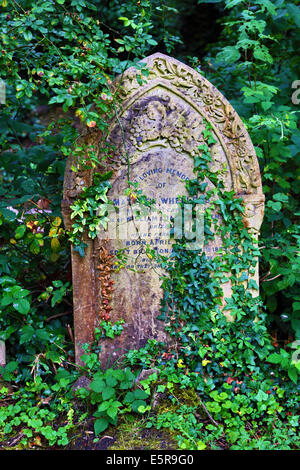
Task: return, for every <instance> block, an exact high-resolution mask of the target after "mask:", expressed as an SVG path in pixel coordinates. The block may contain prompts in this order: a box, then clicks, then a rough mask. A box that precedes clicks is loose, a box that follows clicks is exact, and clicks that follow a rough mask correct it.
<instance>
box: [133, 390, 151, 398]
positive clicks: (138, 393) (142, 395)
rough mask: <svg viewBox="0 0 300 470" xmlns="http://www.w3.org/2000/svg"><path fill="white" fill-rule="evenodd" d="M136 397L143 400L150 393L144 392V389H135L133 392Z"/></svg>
mask: <svg viewBox="0 0 300 470" xmlns="http://www.w3.org/2000/svg"><path fill="white" fill-rule="evenodd" d="M133 394H134V397H135V398H136V399H138V400H143V399H144V398H148V397H149V395H148V393H146V392H144V390H135V391H134V392H133Z"/></svg>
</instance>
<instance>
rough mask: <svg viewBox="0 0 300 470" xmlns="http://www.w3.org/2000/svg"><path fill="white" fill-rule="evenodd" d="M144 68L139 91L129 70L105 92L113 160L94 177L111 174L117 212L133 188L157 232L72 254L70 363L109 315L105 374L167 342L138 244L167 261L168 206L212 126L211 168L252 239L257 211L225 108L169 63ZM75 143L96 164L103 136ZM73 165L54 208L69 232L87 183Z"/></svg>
mask: <svg viewBox="0 0 300 470" xmlns="http://www.w3.org/2000/svg"><path fill="white" fill-rule="evenodd" d="M143 63H145V64H146V67H147V68H148V70H149V75H148V76H147V77H144V76H143V77H142V79H143V81H144V83H142V84H141V82H140V71H139V70H137V69H135V68H130V69H128V70H127V71H126V72H124V74H122V76H120V77H119V78H118V79H117V80H116V81H115V82H114V83H113V85H112V91H113V92H116V93H117V94H118V96H119V102H118V104H117V105H116V108H115V111H116V112H115V116H114V118H113V119H111V121H110V126H109V132H108V138H107V139H106V145H109V146H110V145H111V151H110V152H109V156H108V157H107V158H106V159H105V160H103V165H101V166H100V167H99V168H97V171H98V172H99V171H100V172H105V171H108V170H112V171H113V175H112V178H111V184H112V188H111V190H110V191H109V193H108V195H109V198H110V199H111V200H113V201H114V204H115V205H116V206H118V207H121V203H122V200H121V199H120V196H122V195H123V197H124V192H125V190H126V188H128V180H130V181H132V182H136V183H138V189H139V190H142V192H143V194H145V195H146V196H147V197H148V198H149V199H155V201H156V207H157V214H156V215H155V217H153V215H152V219H151V223H152V224H153V226H154V228H155V230H157V232H155V231H154V233H155V235H154V236H153V232H152V233H151V236H149V234H148V232H147V226H145V227H146V228H145V233H144V234H143V236H142V238H137V237H136V238H134V232H135V229H136V227H135V225H134V224H133V223H132V224H129V225H128V227H129V232H130V236H129V235H128V237H127V239H124V240H114V239H112V238H111V237H110V236H109V234H107V236H106V238H105V235H104V236H103V234H102V235H101V237H99V238H98V239H97V240H95V241H91V240H88V239H86V243H87V244H88V248H87V253H86V256H85V257H84V258H80V256H79V255H78V254H77V253H74V251H73V252H72V270H73V295H74V321H75V342H76V358H77V361H79V357H80V355H81V351H82V349H81V344H82V343H90V342H91V341H92V340H93V336H94V329H95V327H96V326H98V324H99V322H100V321H101V318H103V317H104V316H105V315H109V316H110V318H111V321H112V322H115V321H116V320H119V319H121V318H123V319H124V320H125V328H124V332H123V333H122V335H121V336H119V337H116V338H115V339H114V340H110V339H105V340H104V341H103V342H102V353H101V357H100V359H101V362H102V364H103V367H106V366H107V365H108V364H110V365H111V364H113V363H114V362H115V361H116V359H118V358H119V357H120V356H122V355H123V354H124V353H126V351H128V350H129V349H136V348H139V347H141V346H144V345H145V343H146V342H147V340H148V338H155V339H157V340H165V333H164V331H163V324H162V322H160V321H159V320H157V316H158V315H159V307H160V299H161V296H162V292H161V289H160V283H161V281H160V276H161V275H163V272H162V271H161V270H160V268H159V267H158V266H156V264H155V263H154V262H153V261H151V259H150V258H149V257H148V256H147V254H146V253H145V246H144V245H143V243H144V244H145V243H148V244H150V245H151V247H152V248H155V249H156V250H158V252H159V253H161V254H162V255H165V256H168V255H169V253H170V251H171V241H170V239H169V223H168V221H169V219H170V216H174V214H175V212H174V211H175V209H176V207H177V205H176V202H177V200H176V198H177V197H178V196H182V195H187V190H186V187H185V181H186V180H188V179H194V178H195V173H194V172H193V168H194V159H193V157H194V156H195V155H196V154H197V152H199V150H198V146H199V145H201V144H203V143H204V140H203V130H204V128H205V121H207V122H209V123H210V124H211V126H212V132H213V135H214V138H215V140H216V144H214V146H213V149H212V156H213V162H212V168H213V169H215V170H217V169H224V168H225V169H226V172H224V185H225V188H226V189H227V190H230V189H234V191H235V193H236V194H237V196H240V197H242V198H243V201H244V205H245V220H244V223H245V225H246V226H247V227H248V229H249V230H251V231H253V232H254V233H256V234H257V235H258V233H259V229H260V225H261V222H262V218H263V211H264V196H263V193H262V186H261V179H260V171H259V166H258V161H257V158H256V155H255V151H254V148H253V145H252V143H251V140H250V138H249V135H248V133H247V131H246V129H245V127H244V125H243V123H242V121H241V119H240V118H239V117H238V115H237V113H236V112H235V111H234V109H233V108H232V106H231V105H230V103H229V102H228V101H227V100H226V99H225V98H224V96H223V95H222V94H221V93H220V92H219V91H218V90H217V89H216V88H215V87H214V86H213V85H212V84H211V83H209V82H208V81H207V80H206V79H205V78H204V77H202V76H201V75H200V74H199V73H197V72H196V71H194V70H193V69H191V68H190V67H188V66H186V65H184V64H183V63H181V62H179V61H177V60H175V59H173V58H170V57H168V56H165V55H163V54H160V53H157V54H154V55H152V56H150V57H148V58H146V59H144V60H143ZM83 141H84V142H85V143H89V144H90V143H91V142H92V143H94V144H95V145H96V146H97V148H98V154H99V159H101V157H102V146H103V139H101V133H99V132H97V131H95V132H87V134H86V135H85V136H84V137H83ZM73 163H74V162H73V160H72V158H71V157H70V158H69V160H68V162H67V167H66V174H65V184H64V199H63V203H62V207H63V214H64V221H65V225H66V227H67V228H70V226H71V221H70V205H71V204H72V202H73V201H74V200H75V199H76V197H77V196H78V194H79V193H80V192H81V190H82V187H83V186H89V185H90V184H91V183H92V176H93V172H92V170H84V171H79V172H76V173H74V172H73V171H72V170H71V167H72V165H73ZM128 163H129V165H128ZM207 183H208V187H207V188H208V189H209V188H211V187H212V183H211V182H210V181H208V180H207ZM130 210H134V207H132V206H131V209H130ZM152 228H153V227H152ZM220 249H222V243H221V240H219V239H218V237H216V239H215V240H214V242H213V243H210V244H208V245H207V246H205V251H206V254H207V255H208V256H215V254H216V252H217V251H218V250H220ZM118 250H123V253H124V254H125V255H126V256H127V261H126V268H124V269H121V270H120V271H119V272H117V271H116V270H115V269H114V262H115V255H116V253H117V251H118ZM256 276H257V274H256ZM107 292H108V293H107ZM224 294H225V295H224V296H225V297H226V296H228V295H230V285H229V284H228V285H225V292H224Z"/></svg>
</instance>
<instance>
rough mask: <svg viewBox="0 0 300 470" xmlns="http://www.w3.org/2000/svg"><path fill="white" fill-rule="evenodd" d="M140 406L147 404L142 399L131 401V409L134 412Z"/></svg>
mask: <svg viewBox="0 0 300 470" xmlns="http://www.w3.org/2000/svg"><path fill="white" fill-rule="evenodd" d="M140 406H143V407H145V406H147V403H146V402H145V401H144V400H135V401H134V402H133V403H132V411H135V412H136V413H138V411H139V407H140Z"/></svg>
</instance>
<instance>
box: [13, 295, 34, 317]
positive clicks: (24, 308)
mask: <svg viewBox="0 0 300 470" xmlns="http://www.w3.org/2000/svg"><path fill="white" fill-rule="evenodd" d="M13 306H14V308H15V309H16V310H17V311H18V312H19V313H22V315H27V313H28V312H29V310H30V303H29V302H28V300H26V299H22V298H21V299H18V300H16V301H15V302H14V303H13Z"/></svg>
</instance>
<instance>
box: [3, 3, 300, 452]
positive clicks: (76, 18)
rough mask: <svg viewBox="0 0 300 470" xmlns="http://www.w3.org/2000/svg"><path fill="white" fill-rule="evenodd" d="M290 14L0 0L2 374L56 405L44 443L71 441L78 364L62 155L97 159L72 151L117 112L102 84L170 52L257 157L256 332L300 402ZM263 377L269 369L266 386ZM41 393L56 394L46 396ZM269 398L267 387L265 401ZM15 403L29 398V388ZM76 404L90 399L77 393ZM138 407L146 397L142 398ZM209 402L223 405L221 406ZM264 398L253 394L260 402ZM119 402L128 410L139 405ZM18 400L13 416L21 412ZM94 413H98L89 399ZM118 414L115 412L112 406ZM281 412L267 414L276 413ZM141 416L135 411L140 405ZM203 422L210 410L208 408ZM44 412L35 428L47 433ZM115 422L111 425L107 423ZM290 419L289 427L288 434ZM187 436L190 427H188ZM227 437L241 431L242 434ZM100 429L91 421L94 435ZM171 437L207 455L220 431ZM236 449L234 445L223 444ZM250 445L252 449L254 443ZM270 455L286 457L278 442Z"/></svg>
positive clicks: (295, 43) (295, 60) (204, 6)
mask: <svg viewBox="0 0 300 470" xmlns="http://www.w3.org/2000/svg"><path fill="white" fill-rule="evenodd" d="M297 4H298V2H297V1H295V0H294V1H285V0H276V1H273V2H271V1H269V0H257V1H248V2H245V1H242V0H231V1H230V0H226V1H219V0H215V1H197V0H167V1H165V2H162V1H161V0H153V1H151V2H150V1H148V0H140V1H137V2H135V1H134V2H133V1H132V0H129V1H118V0H111V1H104V0H99V1H93V2H88V1H85V0H37V1H31V0H28V1H27V0H21V1H19V2H17V1H15V0H11V1H9V0H3V1H2V4H1V6H0V9H1V10H0V31H1V33H0V34H1V53H0V77H1V79H2V80H3V81H4V82H5V87H6V102H5V104H0V107H1V115H0V128H1V134H0V142H1V148H2V153H1V162H0V177H1V188H0V198H1V199H0V213H1V222H0V223H1V252H0V270H1V272H0V275H1V280H0V283H1V307H0V308H1V313H0V331H1V333H0V339H1V340H2V342H3V341H4V342H5V344H6V348H7V361H8V365H7V366H6V368H5V370H4V371H3V374H4V375H3V377H4V379H5V380H6V381H8V382H9V381H11V382H13V383H15V384H17V385H18V387H27V389H26V393H27V397H28V400H31V402H32V406H33V407H34V406H35V405H34V403H35V400H36V398H34V397H36V396H38V397H39V399H41V400H47V397H50V396H51V397H52V396H53V394H54V395H55V398H53V400H54V401H53V409H52V410H51V411H49V410H48V411H47V413H54V416H56V415H55V413H56V414H57V415H59V416H60V414H63V413H68V421H67V424H66V425H65V427H66V429H64V431H63V432H62V435H61V436H58V435H57V433H56V431H53V430H52V431H51V430H48V434H47V435H45V434H43V436H44V437H43V438H45V439H47V440H48V442H49V443H50V445H54V444H60V445H65V444H67V442H68V439H67V437H66V435H67V433H68V431H69V429H71V428H72V426H73V425H74V423H73V421H72V419H73V418H72V417H71V418H70V409H71V410H73V408H72V405H70V404H69V403H70V400H71V398H70V397H69V399H67V398H65V401H63V400H62V401H60V400H59V396H64V397H66V391H65V389H66V388H67V386H66V384H64V382H62V380H63V378H64V377H67V376H68V374H71V372H70V370H71V369H72V367H71V366H70V364H71V363H72V362H73V360H74V358H73V332H72V296H71V266H70V252H69V241H68V238H69V234H67V233H66V232H65V230H64V228H63V224H62V218H61V209H60V203H61V199H62V185H63V174H64V166H65V162H66V158H67V156H68V155H69V154H70V153H71V152H73V153H74V154H76V155H79V156H80V155H81V154H82V153H83V152H86V151H88V152H89V156H90V158H91V159H92V160H93V158H94V159H95V161H96V156H95V154H94V152H93V149H82V148H81V147H80V145H78V144H77V142H78V138H79V136H80V133H81V132H82V126H84V127H86V129H90V128H93V127H98V128H99V129H102V130H104V132H105V126H106V123H105V113H107V112H109V111H110V109H111V102H110V96H111V95H110V89H109V84H110V82H111V81H112V80H113V79H114V78H115V76H116V75H118V74H120V73H121V72H122V71H124V70H125V69H126V68H128V67H129V66H130V65H132V64H133V63H136V61H137V60H139V59H141V58H143V57H145V56H147V55H150V54H151V53H154V52H156V51H160V52H164V53H167V54H170V55H172V56H174V57H176V58H178V59H179V60H182V61H183V62H185V63H187V64H189V65H191V66H192V67H194V68H195V69H196V70H198V71H199V72H200V73H201V74H203V75H204V76H206V78H208V79H209V80H210V81H211V82H212V83H213V84H214V85H215V86H216V87H217V88H218V89H219V90H220V91H221V92H222V93H223V94H224V95H225V96H226V98H227V99H228V100H229V101H230V102H231V104H232V105H233V106H234V107H235V109H236V110H237V112H238V113H239V115H240V116H241V117H242V119H243V121H244V123H245V125H246V127H247V129H248V132H249V133H250V135H251V138H252V140H253V143H254V145H255V147H256V152H257V155H258V157H259V162H260V169H261V174H262V179H263V190H264V193H265V195H266V211H265V218H264V222H263V226H262V230H261V237H260V243H259V249H260V253H261V258H260V290H261V296H262V300H263V303H264V306H263V307H261V309H262V311H263V312H265V313H266V315H265V317H264V325H265V326H266V327H267V329H268V331H269V334H270V338H271V340H270V341H271V342H272V344H273V347H275V348H276V350H277V348H278V351H277V353H274V354H277V357H275V356H273V362H275V363H277V364H278V366H276V367H278V368H279V370H281V371H283V373H284V372H285V375H286V380H287V383H286V386H287V387H288V388H287V389H289V387H290V389H289V390H293V393H296V392H295V390H296V387H297V383H298V374H299V370H298V369H297V368H295V367H294V368H291V354H292V352H293V349H291V347H290V345H291V344H292V342H293V341H295V340H300V294H299V237H300V234H299V215H300V210H299V189H300V186H299V185H300V173H299V171H300V170H299V158H300V152H299V148H300V129H299V120H300V118H299V112H300V103H299V99H300V93H298V92H297V89H299V88H300V86H299V84H300V82H299V83H298V84H297V83H295V82H296V81H297V80H300V76H299V74H300V66H299V65H300V57H299V53H298V51H299V46H300V35H299V30H300V8H299V6H298V5H297ZM298 97H299V98H298ZM94 105H96V108H95V106H94ZM96 110H97V111H96ZM80 121H81V125H79V122H80ZM250 330H251V328H250ZM250 330H249V331H250ZM2 344H3V343H2ZM254 349H255V348H254ZM251 350H253V348H252V349H251ZM267 355H268V354H267ZM267 355H266V356H267ZM203 357H204V356H203ZM141 358H142V353H140V357H139V359H140V360H141ZM144 360H146V359H145V358H144ZM95 363H96V362H95ZM237 363H238V360H237ZM132 364H134V362H133V363H132ZM145 365H147V364H146V363H145ZM148 365H149V364H148ZM93 367H96V366H95V364H94V363H90V362H89V363H88V364H87V368H88V370H89V371H92V372H91V376H92V377H94V375H93V374H94V373H95V370H94V369H93ZM178 367H179V366H178ZM291 369H292V370H291ZM57 372H59V374H62V375H61V376H59V380H58V379H57V378H56V379H57V380H56V382H57V383H58V384H60V385H57V383H56V382H55V384H54V385H53V379H52V377H53V376H54V375H55V374H56V373H57ZM129 372H130V371H128V374H129ZM177 372H178V368H177ZM179 372H180V367H179ZM269 372H270V371H269ZM269 372H268V371H265V372H264V373H265V374H266V375H265V378H266V379H267V375H268V374H269ZM64 374H65V375H64ZM182 374H183V372H182ZM124 377H125V376H124ZM124 377H123V378H122V377H121V376H119V377H115V380H113V381H112V384H115V382H116V383H117V381H118V380H119V381H120V383H123V382H124V381H125V379H126V377H125V378H124ZM33 379H34V381H33ZM65 380H67V378H65ZM101 380H102V379H101ZM122 380H123V382H122ZM126 380H127V382H128V381H129V382H130V380H133V379H132V377H129V378H128V377H127V379H126ZM32 381H33V382H32ZM174 381H175V382H176V380H175V379H174ZM178 381H179V380H178ZM26 382H27V385H25V384H26ZM179 382H180V381H179ZM46 383H47V384H48V387H56V389H55V388H54V390H50V388H48V389H47V386H46V385H45V384H46ZM66 383H68V382H66ZM131 385H132V383H131ZM115 386H116V385H112V387H115ZM160 386H161V387H164V386H165V385H160ZM279 388H280V387H279ZM283 388H284V387H283ZM125 389H126V387H125ZM169 389H170V387H169ZM21 390H23V389H21ZM42 390H44V393H45V396H43V398H41V396H42ZM47 390H48V391H47ZM49 390H50V391H49ZM97 390H98V392H99V391H101V389H97ZM97 390H95V393H97ZM161 390H162V389H161ZM268 390H269V384H268V386H267V388H266V389H265V390H264V391H262V393H265V394H266V393H267V392H268ZM14 393H17V392H14ZM22 393H23V397H24V396H26V393H25V394H24V390H23V391H22ZM99 393H100V392H99ZM101 393H102V391H101ZM245 393H246V392H245ZM247 393H248V392H247ZM60 394H61V395H60ZM249 394H250V392H249ZM4 395H5V394H4ZM175 395H176V393H175ZM268 396H269V395H268ZM268 396H267V398H268ZM272 396H273V395H272ZM82 398H83V399H87V397H86V396H85V395H84V393H83V396H82ZM109 398H110V397H107V400H108V399H109ZM123 398H124V397H123ZM143 398H145V397H144V396H142V394H141V396H140V398H138V396H137V397H136V399H141V400H143ZM277 398H278V397H277ZM281 398H282V397H281ZM6 399H8V400H10V399H13V398H11V396H9V398H4V401H5V400H6ZM127 399H128V397H127ZM213 399H214V400H215V402H216V403H217V402H218V403H219V402H220V401H222V398H220V396H219V395H218V396H217V397H214V398H213ZM269 399H270V400H271V397H269ZM278 399H279V398H278ZM103 400H104V398H103ZM105 400H106V399H105ZM105 400H104V402H105ZM264 400H265V397H264V396H261V400H260V401H259V400H257V401H259V402H263V403H264ZM291 400H292V402H291V403H290V404H289V405H290V407H291V410H292V411H290V410H288V411H286V410H285V411H286V412H287V413H290V415H288V418H289V416H292V417H293V419H295V415H297V413H298V412H297V409H298V405H297V403H298V402H297V400H298V399H297V396H295V397H294V396H293V398H291ZM96 401H97V400H96ZM127 401H128V403H129V404H130V403H135V402H134V399H133V398H132V400H131V401H130V399H128V400H127ZM9 403H10V402H9ZM26 403H27V402H26V401H24V403H23V404H22V403H21V404H20V406H21V408H22V407H23V408H24V409H26V408H27V405H26ZM91 403H92V404H94V403H95V402H93V398H92V400H91ZM143 403H144V402H143ZM11 406H12V411H11V418H12V417H13V418H12V419H16V416H17V415H18V413H20V411H16V410H15V408H14V407H13V405H11ZM114 406H115V409H116V410H117V408H118V405H114ZM143 406H144V405H143ZM280 406H281V405H279V404H277V405H276V404H275V405H274V409H277V411H278V410H279V413H280V412H281V411H282V410H280V409H279V408H280ZM135 407H136V409H135V410H133V411H137V407H138V405H135ZM23 408H22V409H23ZM112 408H113V406H112ZM133 408H134V407H133ZM267 409H268V408H267V405H266V407H265V408H264V409H263V411H264V410H265V412H266V413H268V411H267ZM295 410H296V411H295ZM210 412H211V413H213V412H215V413H216V415H217V413H218V411H216V409H214V408H213V407H212V408H211V409H210ZM5 413H6V414H5ZM5 413H4V415H5V416H4V415H3V416H4V417H3V423H6V424H5V426H6V428H4V434H3V435H7V436H10V433H11V432H13V431H14V432H15V430H16V429H18V425H20V423H21V421H22V420H21V421H19V422H18V420H16V422H15V423H14V424H7V423H8V422H9V420H8V415H7V410H6V411H5ZM45 413H46V412H45ZM47 413H46V415H45V416H46V418H45V421H42V424H43V423H44V422H48V421H47V419H48V418H49V415H47ZM73 413H74V410H73ZM176 413H177V415H178V411H176ZM249 413H250V412H249ZM274 413H275V412H274ZM71 414H72V413H71ZM271 414H272V413H271V412H270V413H269V415H271ZM18 416H19V415H18ZM51 416H52V415H51ZM189 416H190V415H189ZM214 416H215V415H214ZM110 418H111V419H112V421H113V420H114V418H115V414H114V412H111V416H110ZM223 418H224V417H221V415H220V419H223ZM32 419H42V418H41V417H39V418H36V417H35V418H32ZM43 419H44V418H43ZM49 419H50V418H49ZM101 419H102V417H101ZM108 419H109V416H108ZM190 419H191V420H192V418H190ZM224 419H225V420H226V419H227V418H224ZM253 419H254V417H253ZM280 419H281V418H280ZM291 419H292V418H291ZM82 420H83V419H82ZM178 420H179V421H180V419H179V417H178V416H177V422H178ZM171 421H172V420H171V418H170V417H169V421H168V422H167V424H168V426H169V428H170V429H177V428H176V426H175V425H173V426H175V427H173V428H172V423H171ZM249 422H250V424H251V426H252V428H251V426H250V428H247V427H246V428H245V429H246V431H245V432H246V434H245V435H247V432H248V434H249V433H250V434H251V432H250V431H249V430H250V429H254V428H255V426H254V424H253V422H252V421H251V417H249ZM283 422H284V420H283ZM297 422H298V421H297V420H294V421H293V422H292V424H291V423H290V424H289V426H290V427H293V426H295V429H296V426H297V425H296V423H297ZM0 424H1V423H0ZM35 424H36V422H35ZM42 424H41V425H40V427H39V426H38V425H36V426H34V424H32V425H29V424H28V423H27V425H28V429H29V430H28V431H27V433H26V432H25V434H24V432H23V435H22V437H21V438H20V442H23V444H24V445H27V440H26V439H27V438H29V439H30V438H31V437H32V435H34V436H36V435H40V433H41V429H42V427H43V426H42ZM102 424H103V423H102ZM211 425H212V426H215V424H214V423H213V424H211ZM161 426H163V427H168V426H167V425H166V426H164V424H162V425H161ZM190 426H191V428H193V427H195V423H193V422H192V421H191V423H190ZM232 426H233V425H232ZM235 426H236V428H237V429H238V428H239V425H238V423H236V424H235ZM253 426H254V428H253ZM233 427H234V426H233ZM32 428H33V429H35V431H34V432H32V430H31V429H32ZM229 428H230V425H229ZM101 429H102V428H101V424H99V423H98V433H99V432H101ZM232 429H233V428H232ZM270 429H272V427H270ZM278 429H279V428H278ZM179 432H180V433H181V435H183V436H185V439H186V441H187V442H185V441H184V438H182V439H181V441H179V442H180V443H181V444H180V445H181V447H182V448H184V446H190V448H197V446H198V448H201V445H203V446H204V447H203V448H205V446H208V447H209V448H214V447H213V446H214V445H216V444H213V443H214V442H215V441H214V439H217V438H218V439H221V438H222V432H223V428H222V432H220V428H218V427H217V431H215V430H211V432H212V434H213V433H214V432H215V433H216V434H215V437H214V438H211V437H210V438H209V439H208V438H207V439H206V441H205V439H204V438H203V436H202V435H201V432H202V431H200V428H199V435H200V436H202V437H201V439H202V440H201V442H202V444H199V443H198V444H197V442H200V441H199V435H198V437H197V439H196V437H195V436H193V437H192V438H190V437H189V434H188V433H189V431H185V432H183V431H182V430H180V431H179ZM205 432H206V433H207V432H208V431H207V430H206V431H205ZM232 432H237V431H236V429H234V430H233V431H232ZM253 432H254V431H253ZM255 432H257V431H255ZM255 432H254V434H255ZM295 432H296V431H295ZM0 433H1V431H0ZM218 433H219V434H218ZM274 433H275V432H274ZM186 434H187V435H188V436H186ZM204 434H205V433H204ZM254 434H253V435H254ZM279 434H280V432H279ZM279 434H278V435H279ZM0 435H1V434H0ZM216 436H217V437H216ZM273 437H274V436H273ZM24 439H25V440H24ZM237 439H238V438H236V439H235V437H233V438H232V441H231V442H233V443H234V442H236V441H237ZM247 439H248V438H246V437H245V436H243V438H241V440H240V441H239V442H240V444H239V446H240V448H247V445H249V446H250V444H249V443H248V440H247ZM249 439H250V441H251V442H252V440H255V439H256V441H259V442H260V440H259V438H256V437H255V439H254V437H253V436H252V437H251V438H249ZM251 439H252V440H251ZM276 439H277V438H276ZM278 439H279V437H278ZM287 439H288V438H287ZM229 440H230V439H229ZM273 440H274V439H273ZM290 440H291V443H288V444H286V445H287V446H289V445H291V447H293V445H294V446H295V445H296V444H295V442H296V438H295V436H294V435H292V436H291V438H290ZM250 441H249V442H250ZM18 442H19V441H18ZM195 442H196V444H195ZM203 442H204V443H203ZM268 442H269V441H268ZM278 442H279V441H278ZM247 443H248V444H247ZM251 445H252V444H251ZM263 445H264V444H261V443H259V444H258V445H257V446H258V448H259V446H262V447H263ZM267 445H269V444H266V446H267ZM270 445H271V444H270ZM277 445H278V446H279V447H280V446H281V447H280V448H284V445H285V444H284V443H282V442H281V443H279V444H277ZM193 446H196V447H193ZM253 446H254V447H253V448H256V447H255V445H254V444H253ZM249 448H251V446H250V447H249Z"/></svg>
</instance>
